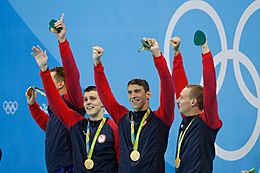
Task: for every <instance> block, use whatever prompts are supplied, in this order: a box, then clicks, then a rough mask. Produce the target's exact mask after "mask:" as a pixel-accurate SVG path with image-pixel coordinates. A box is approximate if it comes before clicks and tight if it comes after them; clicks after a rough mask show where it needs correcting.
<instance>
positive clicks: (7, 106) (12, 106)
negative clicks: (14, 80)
mask: <svg viewBox="0 0 260 173" xmlns="http://www.w3.org/2000/svg"><path fill="white" fill-rule="evenodd" d="M3 108H4V110H5V113H6V114H12V115H13V114H15V112H16V111H17V109H18V103H17V102H16V101H13V102H12V101H4V102H3Z"/></svg>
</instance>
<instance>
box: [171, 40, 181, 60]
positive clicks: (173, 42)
mask: <svg viewBox="0 0 260 173" xmlns="http://www.w3.org/2000/svg"><path fill="white" fill-rule="evenodd" d="M170 43H171V45H172V48H173V53H174V56H176V55H178V54H179V53H180V49H179V47H180V44H181V39H180V37H173V38H171V40H170Z"/></svg>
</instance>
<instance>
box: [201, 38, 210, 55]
mask: <svg viewBox="0 0 260 173" xmlns="http://www.w3.org/2000/svg"><path fill="white" fill-rule="evenodd" d="M200 47H201V51H202V53H203V54H206V53H208V52H209V51H210V50H209V45H208V37H206V42H205V43H204V44H203V45H202V46H200Z"/></svg>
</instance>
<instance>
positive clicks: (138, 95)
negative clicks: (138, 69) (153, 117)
mask: <svg viewBox="0 0 260 173" xmlns="http://www.w3.org/2000/svg"><path fill="white" fill-rule="evenodd" d="M150 96H151V92H150V91H147V92H145V90H144V87H143V86H140V85H136V84H132V85H129V86H128V99H129V101H130V103H131V105H132V107H133V109H134V110H135V111H141V110H147V109H148V108H149V98H150Z"/></svg>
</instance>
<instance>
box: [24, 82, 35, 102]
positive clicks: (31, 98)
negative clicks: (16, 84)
mask: <svg viewBox="0 0 260 173" xmlns="http://www.w3.org/2000/svg"><path fill="white" fill-rule="evenodd" d="M25 96H26V101H27V103H28V104H29V105H33V104H34V103H35V101H36V97H37V93H36V91H34V89H33V87H32V86H30V87H29V88H27V90H26V92H25Z"/></svg>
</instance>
